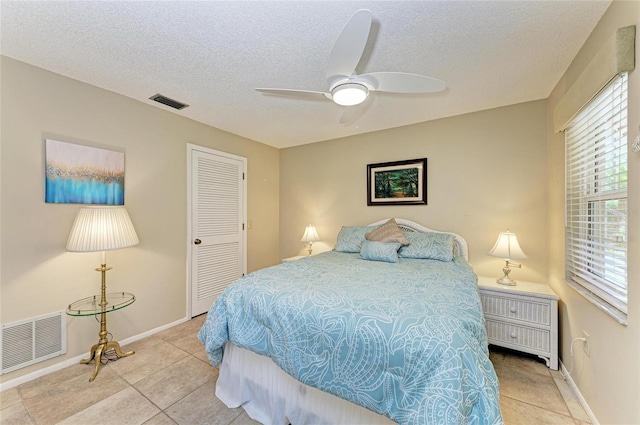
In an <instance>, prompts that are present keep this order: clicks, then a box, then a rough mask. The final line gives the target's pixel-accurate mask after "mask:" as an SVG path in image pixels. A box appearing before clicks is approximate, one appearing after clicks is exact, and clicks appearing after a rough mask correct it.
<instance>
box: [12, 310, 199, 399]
mask: <svg viewBox="0 0 640 425" xmlns="http://www.w3.org/2000/svg"><path fill="white" fill-rule="evenodd" d="M188 320H189V318H188V317H183V318H182V319H178V320H176V321H175V322H171V323H169V324H166V325H163V326H160V327H158V328H155V329H151V330H149V331H146V332H143V333H141V334H138V335H134V336H132V337H129V338H126V339H123V340H120V341H119V342H120V345H123V346H124V345H127V344H131V343H132V342H135V341H138V340H140V339H143V338H146V337H148V336H150V335H153V334H156V333H158V332H161V331H163V330H165V329H169V328H171V327H174V326H176V325H179V324H181V323H184V322H186V321H188ZM85 357H87V356H86V354H80V355H78V356H75V357H73V358H71V359H67V360H64V361H62V362H60V363H56V364H54V365H51V366H48V367H45V368H42V369H40V370H36V371H35V372H31V373H28V374H26V375H23V376H19V377H17V378H15V379H11V380H10V381H7V382H2V383H0V391H4V390H8V389H9V388H13V387H17V386H18V385H20V384H24V383H25V382H29V381H33V380H34V379H37V378H40V377H41V376H45V375H48V374H50V373H53V372H56V371H58V370H61V369H64V368H65V367H69V366H71V365H74V364H77V363H79V362H80V360H82V359H83V358H85Z"/></svg>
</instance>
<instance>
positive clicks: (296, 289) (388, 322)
mask: <svg viewBox="0 0 640 425" xmlns="http://www.w3.org/2000/svg"><path fill="white" fill-rule="evenodd" d="M198 338H199V339H200V341H201V342H202V343H203V344H204V345H205V348H206V350H207V353H208V355H209V359H210V361H211V363H212V364H213V365H217V364H219V363H220V362H221V360H222V355H223V345H224V343H225V342H226V341H232V342H233V343H234V344H235V345H237V346H239V347H242V348H246V349H249V350H251V351H254V352H256V353H258V354H262V355H265V356H268V357H270V358H271V359H272V360H273V361H274V362H275V363H276V364H277V365H279V366H280V367H281V368H282V369H283V370H284V371H286V372H287V373H289V374H290V375H291V376H293V377H294V378H296V379H297V380H299V381H300V382H303V383H305V384H307V385H310V386H313V387H316V388H319V389H321V390H324V391H326V392H329V393H332V394H334V395H336V396H338V397H342V398H344V399H346V400H349V401H352V402H354V403H356V404H359V405H361V406H364V407H366V408H368V409H370V410H373V411H375V412H377V413H380V414H382V415H385V416H387V417H389V418H390V419H392V420H394V421H396V422H398V423H400V424H423V425H427V424H429V425H431V424H500V423H502V417H501V414H500V407H499V406H500V403H499V396H498V379H497V377H496V374H495V371H494V369H493V366H492V364H491V362H490V360H489V355H488V350H487V337H486V333H485V328H484V318H483V315H482V306H481V303H480V299H479V296H478V290H477V285H476V275H475V274H474V272H473V270H472V268H471V266H470V265H469V263H468V262H466V261H465V260H464V259H463V258H461V257H457V258H455V259H454V261H451V262H443V261H437V260H424V259H420V260H418V259H405V258H401V259H400V262H399V263H384V262H376V261H366V260H363V259H361V258H360V257H359V254H347V253H341V252H334V251H332V252H327V253H323V254H319V255H315V256H312V257H308V258H304V259H301V260H298V261H292V262H287V263H284V264H280V265H278V266H274V267H270V268H266V269H262V270H259V271H256V272H254V273H251V274H249V275H246V276H244V277H242V278H240V279H238V280H237V281H236V282H234V283H233V284H231V285H230V286H229V287H228V288H227V289H226V290H225V291H224V292H223V294H222V295H221V296H220V297H219V298H218V299H217V300H216V302H215V303H214V304H213V306H212V307H211V309H210V310H209V314H208V316H207V319H206V321H205V323H204V325H203V327H202V329H201V330H200V333H199V334H198Z"/></svg>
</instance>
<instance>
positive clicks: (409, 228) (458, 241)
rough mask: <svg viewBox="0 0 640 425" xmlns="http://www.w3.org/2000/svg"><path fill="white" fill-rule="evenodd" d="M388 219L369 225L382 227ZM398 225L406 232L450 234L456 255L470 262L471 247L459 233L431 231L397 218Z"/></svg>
mask: <svg viewBox="0 0 640 425" xmlns="http://www.w3.org/2000/svg"><path fill="white" fill-rule="evenodd" d="M388 220H389V219H388V218H385V219H384V220H380V221H376V222H375V223H371V224H369V226H380V225H381V224H384V223H386V222H387V221H388ZM395 220H396V223H397V224H398V227H399V228H400V229H401V230H403V231H405V232H421V233H429V232H433V233H449V234H450V235H453V248H454V250H455V252H454V255H460V256H462V257H464V259H465V260H467V261H469V245H467V240H466V239H465V238H463V237H462V236H460V235H458V234H457V233H451V232H439V231H437V230H433V229H429V228H427V227H424V226H422V225H420V224H418V223H414V222H413V221H411V220H405V219H404V218H396V219H395Z"/></svg>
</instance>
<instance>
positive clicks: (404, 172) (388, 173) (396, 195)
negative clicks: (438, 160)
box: [367, 158, 427, 205]
mask: <svg viewBox="0 0 640 425" xmlns="http://www.w3.org/2000/svg"><path fill="white" fill-rule="evenodd" d="M426 204H427V158H420V159H411V160H406V161H396V162H383V163H379V164H369V165H367V205H426Z"/></svg>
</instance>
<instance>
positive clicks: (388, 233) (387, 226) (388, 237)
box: [364, 218, 409, 245]
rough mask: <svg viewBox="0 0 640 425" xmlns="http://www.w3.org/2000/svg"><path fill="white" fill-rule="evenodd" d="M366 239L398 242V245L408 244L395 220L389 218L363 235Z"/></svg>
mask: <svg viewBox="0 0 640 425" xmlns="http://www.w3.org/2000/svg"><path fill="white" fill-rule="evenodd" d="M364 236H365V238H367V240H368V241H374V242H398V243H399V244H400V245H409V240H408V239H407V238H406V237H405V235H404V233H402V230H400V228H399V227H398V224H397V223H396V220H395V219H393V218H390V219H389V220H388V221H387V222H386V223H384V224H382V225H380V226H378V227H376V228H375V229H374V230H372V231H370V232H368V233H367V234H366V235H364Z"/></svg>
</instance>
